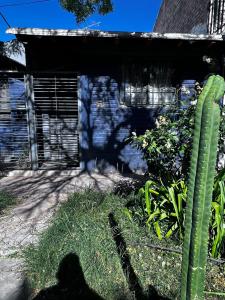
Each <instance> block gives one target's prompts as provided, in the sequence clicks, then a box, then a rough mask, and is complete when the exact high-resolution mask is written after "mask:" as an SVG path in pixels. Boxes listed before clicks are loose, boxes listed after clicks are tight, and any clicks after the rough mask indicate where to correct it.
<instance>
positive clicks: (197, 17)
mask: <svg viewBox="0 0 225 300" xmlns="http://www.w3.org/2000/svg"><path fill="white" fill-rule="evenodd" d="M208 7H209V1H208V0H164V1H163V3H162V5H161V8H160V11H159V15H158V18H157V21H156V23H155V26H154V31H155V32H160V33H165V32H174V33H175V32H176V33H179V32H182V33H196V34H199V33H207V18H208Z"/></svg>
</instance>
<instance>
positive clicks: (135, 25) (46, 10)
mask: <svg viewBox="0 0 225 300" xmlns="http://www.w3.org/2000/svg"><path fill="white" fill-rule="evenodd" d="M32 1H35V0H0V12H2V13H3V15H4V16H5V17H6V19H7V21H8V23H9V24H10V25H11V27H36V28H65V29H78V28H85V27H87V26H90V25H91V26H90V29H99V30H112V31H114V30H115V31H143V32H149V31H152V28H153V25H154V22H155V19H156V17H157V14H158V10H159V7H160V4H161V2H162V0H139V1H138V0H114V12H112V13H110V14H108V15H106V16H99V15H97V14H96V15H93V16H91V17H90V18H88V19H87V21H86V22H85V23H82V24H76V22H75V18H74V16H73V14H71V13H68V12H67V11H65V10H64V9H62V7H61V6H60V5H59V1H58V0H49V1H46V2H40V3H35V4H26V5H24V4H23V5H22V3H24V2H26V3H27V2H32ZM9 4H10V5H11V4H18V6H16V5H15V6H5V7H3V6H4V5H9ZM94 23H99V24H97V25H96V26H92V25H93V24H94ZM6 29H7V25H6V24H5V23H4V21H3V20H2V18H1V17H0V40H2V41H6V40H10V39H12V37H13V36H11V35H8V34H5V30H6Z"/></svg>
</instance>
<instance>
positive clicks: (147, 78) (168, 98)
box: [120, 64, 177, 107]
mask: <svg viewBox="0 0 225 300" xmlns="http://www.w3.org/2000/svg"><path fill="white" fill-rule="evenodd" d="M171 76H172V70H170V69H169V68H166V67H162V66H158V67H157V66H144V65H136V64H132V65H129V66H123V71H122V84H121V88H120V104H122V105H125V106H135V107H142V106H164V105H175V104H176V100H177V97H176V88H174V87H173V86H172V85H171Z"/></svg>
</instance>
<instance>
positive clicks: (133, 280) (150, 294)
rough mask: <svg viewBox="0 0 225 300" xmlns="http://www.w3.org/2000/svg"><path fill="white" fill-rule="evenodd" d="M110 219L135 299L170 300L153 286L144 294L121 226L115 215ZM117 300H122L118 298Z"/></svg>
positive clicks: (113, 234)
mask: <svg viewBox="0 0 225 300" xmlns="http://www.w3.org/2000/svg"><path fill="white" fill-rule="evenodd" d="M108 218H109V225H110V227H111V232H112V236H113V239H114V241H115V244H116V249H117V253H118V255H119V257H120V263H121V267H122V270H123V273H124V275H125V278H126V280H127V283H128V286H129V290H130V291H131V292H132V293H133V294H134V295H135V299H136V300H150V299H152V300H153V299H154V300H169V298H164V297H162V296H160V295H159V294H158V292H157V290H156V289H155V288H154V287H153V286H149V287H148V290H147V291H146V292H144V290H143V287H142V286H141V283H140V281H139V279H138V277H137V275H136V274H135V271H134V269H133V267H132V265H131V260H130V256H129V253H128V251H127V245H126V242H125V240H124V238H123V235H122V232H121V229H120V228H119V224H118V223H117V221H116V219H115V217H114V214H113V213H110V214H109V216H108ZM117 300H122V298H117Z"/></svg>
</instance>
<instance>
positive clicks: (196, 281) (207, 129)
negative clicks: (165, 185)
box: [181, 75, 225, 300]
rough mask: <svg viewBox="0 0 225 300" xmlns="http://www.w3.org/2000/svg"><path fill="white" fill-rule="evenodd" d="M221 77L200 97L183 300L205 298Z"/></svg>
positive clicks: (211, 80)
mask: <svg viewBox="0 0 225 300" xmlns="http://www.w3.org/2000/svg"><path fill="white" fill-rule="evenodd" d="M224 91H225V83H224V79H223V78H222V77H221V76H218V75H217V76H215V75H213V76H210V77H209V79H208V81H207V83H206V85H205V86H204V89H203V91H202V93H201V95H200V97H199V99H198V104H197V107H196V113H195V129H194V136H193V147H192V156H191V163H190V174H189V183H188V196H187V209H186V219H185V238H184V245H183V257H182V275H181V300H197V299H198V300H199V299H204V287H205V272H206V263H207V253H208V235H209V234H208V228H209V219H210V208H211V201H212V189H213V180H214V175H215V165H216V156H217V145H218V136H219V125H220V108H219V99H220V98H221V97H222V96H223V94H224Z"/></svg>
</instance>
